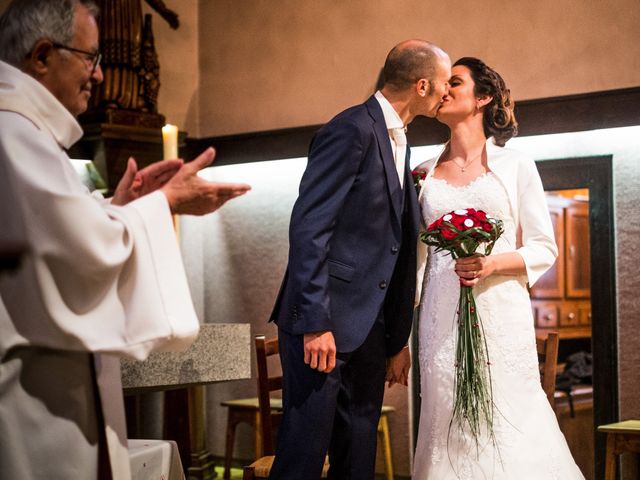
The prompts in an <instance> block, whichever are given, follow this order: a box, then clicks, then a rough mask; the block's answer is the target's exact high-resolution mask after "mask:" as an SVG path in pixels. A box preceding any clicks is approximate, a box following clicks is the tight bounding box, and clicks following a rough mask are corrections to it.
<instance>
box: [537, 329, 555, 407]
mask: <svg viewBox="0 0 640 480" xmlns="http://www.w3.org/2000/svg"><path fill="white" fill-rule="evenodd" d="M559 341H560V337H559V335H558V333H557V332H548V333H546V334H543V333H536V348H537V350H538V362H539V363H540V381H541V382H542V389H543V390H544V393H546V394H547V399H548V400H549V403H550V404H551V407H552V408H554V407H555V397H554V395H555V391H556V371H557V370H558V343H559Z"/></svg>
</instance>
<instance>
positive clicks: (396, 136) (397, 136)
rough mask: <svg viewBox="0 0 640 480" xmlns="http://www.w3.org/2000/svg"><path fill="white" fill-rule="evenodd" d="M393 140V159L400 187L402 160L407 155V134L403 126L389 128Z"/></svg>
mask: <svg viewBox="0 0 640 480" xmlns="http://www.w3.org/2000/svg"><path fill="white" fill-rule="evenodd" d="M389 130H391V136H392V137H393V142H394V143H395V146H396V148H395V153H394V160H395V163H396V170H397V171H398V178H399V179H400V188H403V187H404V162H405V157H406V155H407V135H406V134H405V132H404V127H401V128H390V129H389Z"/></svg>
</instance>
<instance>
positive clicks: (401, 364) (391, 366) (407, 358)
mask: <svg viewBox="0 0 640 480" xmlns="http://www.w3.org/2000/svg"><path fill="white" fill-rule="evenodd" d="M410 368H411V353H410V352H409V347H404V348H403V349H402V350H400V351H399V352H398V353H396V354H395V355H394V356H393V357H391V358H389V359H388V360H387V375H386V377H385V380H386V381H387V385H388V386H389V387H391V386H393V385H394V384H396V383H400V384H402V385H404V386H408V385H409V369H410Z"/></svg>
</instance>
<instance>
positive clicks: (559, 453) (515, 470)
mask: <svg viewBox="0 0 640 480" xmlns="http://www.w3.org/2000/svg"><path fill="white" fill-rule="evenodd" d="M426 182H427V183H426V185H425V188H424V195H423V196H422V198H421V208H422V215H423V217H424V221H425V223H426V224H427V225H429V224H430V223H431V222H433V221H434V220H436V219H437V218H439V217H440V216H442V215H443V214H445V213H448V212H450V211H451V210H455V209H461V208H476V209H480V210H484V211H485V212H486V213H487V214H488V215H489V216H491V217H497V218H500V219H502V220H503V222H504V227H505V232H504V234H503V235H502V236H501V237H500V239H498V241H497V243H496V245H495V247H494V250H493V253H494V254H495V253H500V252H509V251H513V250H515V249H516V226H515V224H514V220H513V217H512V215H511V212H510V207H509V202H508V197H507V193H506V191H505V189H504V188H503V186H502V184H501V183H500V181H499V180H498V178H497V177H496V176H495V175H494V174H493V173H491V172H490V173H487V174H484V175H482V176H480V177H478V178H477V179H476V180H474V181H473V182H472V183H470V184H469V185H467V186H464V187H455V186H452V185H450V184H449V183H447V182H446V181H444V180H441V179H436V178H433V177H431V176H429V177H428V178H427V179H426ZM459 288H460V287H459V282H458V276H457V275H456V274H455V272H454V270H453V260H452V259H451V256H450V255H447V252H440V253H438V254H434V253H433V248H432V247H430V252H429V258H428V263H427V268H426V271H425V279H424V285H423V296H422V304H421V307H420V321H419V330H418V331H419V345H420V347H419V361H420V376H421V382H420V383H421V412H420V427H419V432H418V440H417V446H416V452H415V459H414V473H413V479H414V480H427V479H429V480H449V479H455V480H458V479H459V480H480V479H494V480H515V479H517V480H528V479H530V480H547V479H549V480H551V479H558V480H573V479H583V478H584V477H583V475H582V473H581V472H580V470H579V469H578V467H577V466H576V464H575V462H574V460H573V458H572V456H571V453H570V451H569V448H568V447H567V443H566V441H565V438H564V436H563V434H562V432H561V431H560V429H559V427H558V423H557V420H556V417H555V415H554V412H553V410H552V408H551V406H550V405H549V402H548V400H547V397H546V396H545V394H544V391H543V390H542V387H541V385H540V375H539V370H538V359H537V354H536V345H535V331H534V324H533V316H532V312H531V303H530V300H529V295H528V292H527V289H526V276H524V275H523V276H520V277H515V276H503V275H492V276H490V277H488V278H486V279H483V280H481V281H480V282H479V283H478V285H476V287H474V290H473V291H474V296H475V299H476V302H477V308H478V312H479V314H480V318H481V319H482V323H483V326H484V332H485V337H486V341H487V348H488V355H489V361H490V363H491V379H492V387H493V401H494V405H495V407H494V427H493V428H494V434H495V443H494V442H492V441H491V440H489V439H488V438H487V437H486V436H485V438H481V439H480V442H479V446H478V448H476V444H475V442H474V440H473V438H472V437H471V436H470V435H469V434H468V433H467V432H465V433H461V432H460V431H459V429H458V426H457V425H456V424H454V425H453V427H452V428H451V429H449V422H450V420H451V412H452V406H453V374H454V349H455V340H456V326H455V320H456V306H457V302H458V293H459Z"/></svg>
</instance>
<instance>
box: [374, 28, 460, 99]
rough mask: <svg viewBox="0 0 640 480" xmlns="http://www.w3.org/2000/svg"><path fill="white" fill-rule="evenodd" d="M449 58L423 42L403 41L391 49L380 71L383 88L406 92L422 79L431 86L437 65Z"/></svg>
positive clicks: (414, 40) (433, 46) (431, 44)
mask: <svg viewBox="0 0 640 480" xmlns="http://www.w3.org/2000/svg"><path fill="white" fill-rule="evenodd" d="M444 59H446V60H447V61H448V60H449V56H448V55H447V54H446V53H445V52H444V51H443V50H442V49H441V48H440V47H438V46H436V45H434V44H433V43H430V42H427V41H425V40H418V39H412V40H405V41H404V42H401V43H399V44H398V45H396V46H395V47H393V48H392V49H391V51H390V52H389V55H387V60H386V61H385V63H384V68H383V70H382V73H383V76H384V86H385V88H389V89H391V90H395V91H401V90H406V89H408V88H410V87H411V86H413V85H414V84H415V83H416V82H417V81H418V80H420V79H421V78H424V79H426V80H428V81H429V83H430V84H431V83H432V82H433V80H434V78H435V75H436V69H437V66H438V63H439V62H440V61H442V60H444Z"/></svg>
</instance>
